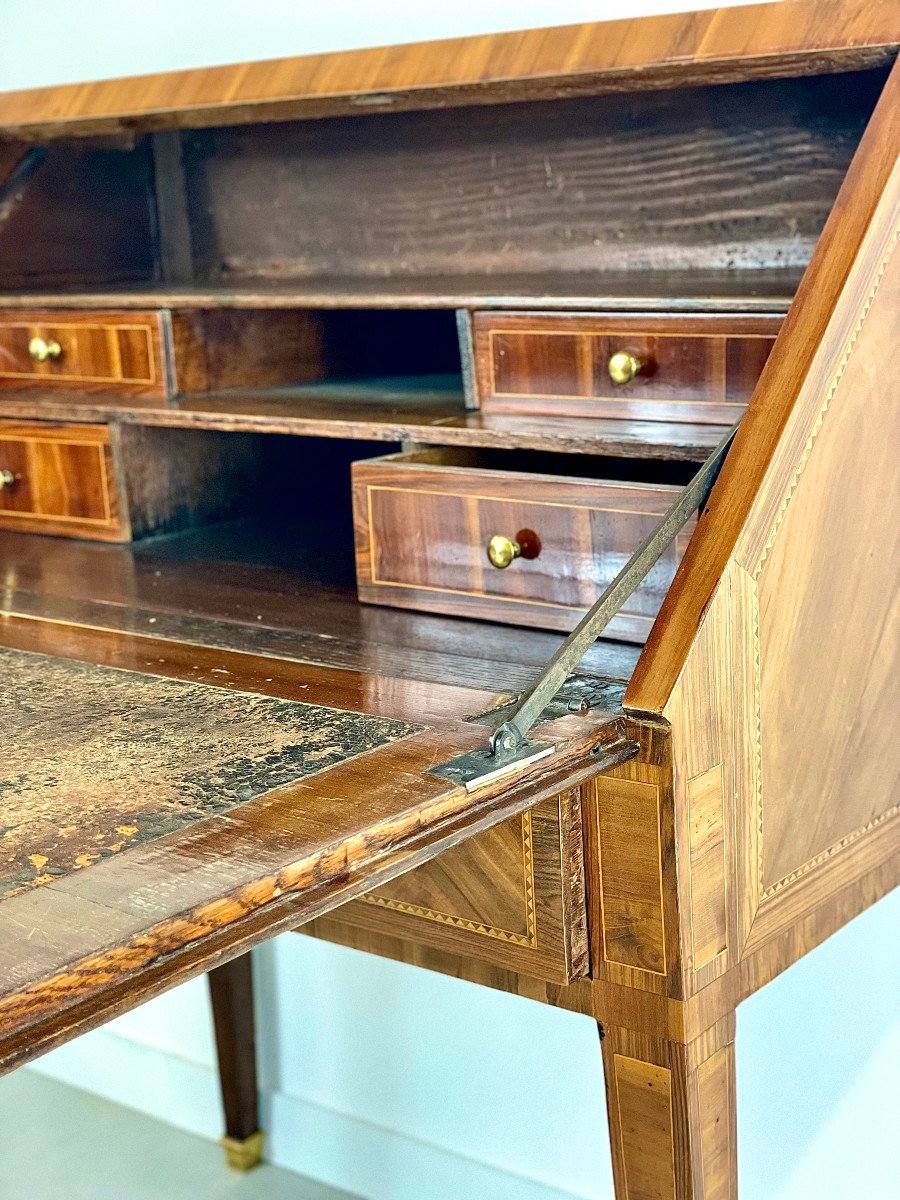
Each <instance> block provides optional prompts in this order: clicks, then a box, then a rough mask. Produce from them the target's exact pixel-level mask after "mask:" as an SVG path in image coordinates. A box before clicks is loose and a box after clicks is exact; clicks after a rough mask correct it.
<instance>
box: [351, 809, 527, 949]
mask: <svg viewBox="0 0 900 1200" xmlns="http://www.w3.org/2000/svg"><path fill="white" fill-rule="evenodd" d="M522 893H523V898H524V901H525V930H526V932H525V933H524V934H523V933H519V932H518V931H516V930H512V929H502V928H499V927H498V926H496V925H488V924H485V923H483V922H481V921H473V920H471V918H469V917H460V916H457V915H456V914H454V913H446V912H440V911H438V910H437V909H434V908H428V907H425V906H423V905H420V904H411V903H408V902H407V901H404V900H394V899H392V898H391V897H389V896H381V895H369V896H363V897H362V902H363V903H364V904H373V905H375V906H377V907H378V908H386V909H389V910H390V911H391V912H399V913H403V914H404V915H406V916H410V917H421V918H422V919H423V920H425V921H436V922H438V924H441V925H450V926H452V927H453V928H454V929H464V930H465V931H466V932H467V933H474V934H478V935H479V936H481V937H489V938H497V940H498V941H501V942H507V943H509V944H511V945H515V946H527V947H528V948H530V949H536V948H537V944H538V934H537V917H536V912H535V904H534V839H533V835H532V828H531V813H530V812H526V813H523V814H522Z"/></svg>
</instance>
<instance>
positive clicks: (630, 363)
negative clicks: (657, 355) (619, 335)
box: [607, 350, 642, 383]
mask: <svg viewBox="0 0 900 1200" xmlns="http://www.w3.org/2000/svg"><path fill="white" fill-rule="evenodd" d="M607 365H608V366H609V377H610V379H611V380H612V381H613V383H631V381H632V379H634V377H635V375H637V374H638V372H639V371H640V369H641V366H642V363H641V360H640V359H639V358H635V357H634V355H633V354H629V353H628V351H627V350H620V351H619V352H618V353H617V354H613V355H612V356H611V358H610V360H609V363H608V364H607Z"/></svg>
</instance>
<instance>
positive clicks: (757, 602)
mask: <svg viewBox="0 0 900 1200" xmlns="http://www.w3.org/2000/svg"><path fill="white" fill-rule="evenodd" d="M898 17H900V14H898V10H897V7H896V4H890V3H878V2H874V3H873V2H868V3H857V2H855V0H829V2H824V3H823V2H818V3H812V2H807V0H784V2H783V3H779V4H770V5H763V6H759V7H748V8H742V9H730V10H721V11H716V12H708V13H700V14H693V15H688V16H673V17H664V18H658V19H653V20H642V21H624V22H616V23H610V24H606V25H603V24H598V25H589V26H579V27H570V28H564V29H555V30H544V31H541V30H535V31H529V32H527V33H522V34H508V35H498V36H493V37H482V38H474V39H465V40H460V41H455V42H448V43H438V44H433V45H426V46H404V47H399V48H396V47H395V48H391V49H387V50H372V51H363V52H354V53H348V54H341V55H325V56H320V57H314V58H303V59H286V60H283V61H280V62H276V63H253V64H245V65H243V66H238V67H223V68H215V69H207V70H198V71H190V72H184V73H179V74H170V75H161V76H154V77H149V78H145V79H133V80H116V81H109V82H104V83H95V84H86V85H83V86H72V87H61V88H55V89H43V90H37V91H31V92H22V93H11V94H5V95H0V139H2V140H0V180H2V181H3V182H2V184H0V570H2V582H3V605H2V613H3V615H2V619H0V668H2V673H3V674H2V679H3V687H2V691H0V707H2V711H3V717H2V724H0V729H2V740H3V758H2V764H0V1064H2V1066H3V1067H4V1068H6V1069H9V1068H12V1067H14V1066H16V1065H18V1064H20V1063H23V1062H26V1061H28V1060H29V1059H31V1058H33V1057H34V1056H36V1055H38V1054H40V1053H42V1052H43V1051H45V1050H47V1049H50V1048H51V1047H52V1046H55V1045H57V1044H59V1043H61V1042H63V1041H64V1040H66V1039H69V1038H72V1037H74V1036H76V1035H77V1034H79V1033H81V1032H83V1031H85V1030H87V1029H90V1028H92V1027H94V1026H96V1025H98V1024H99V1023H101V1022H102V1021H104V1020H106V1019H108V1018H110V1017H111V1016H113V1015H115V1014H116V1013H119V1012H122V1011H123V1010H125V1009H127V1008H129V1007H132V1006H134V1005H136V1004H138V1003H140V1002H141V1001H142V1000H144V999H146V998H148V997H150V996H152V995H154V994H156V993H158V992H160V991H162V990H164V989H166V988H168V987H171V986H173V985H174V984H175V983H177V982H179V981H180V980H183V979H186V978H188V977H189V976H191V975H194V974H197V973H200V972H204V971H209V972H211V973H210V980H211V983H212V991H213V999H214V1010H215V1017H216V1028H217V1039H218V1045H219V1052H220V1065H221V1069H222V1080H223V1090H224V1096H225V1105H226V1116H227V1124H228V1135H229V1142H228V1146H229V1149H230V1150H231V1152H232V1154H233V1155H234V1156H235V1158H236V1159H237V1160H240V1159H241V1158H242V1157H243V1160H244V1162H245V1163H249V1162H251V1161H252V1160H253V1159H254V1157H256V1156H258V1152H259V1134H258V1131H257V1128H256V1125H257V1118H256V1099H255V1082H254V1068H253V1030H252V1004H251V995H250V988H249V981H250V977H249V969H250V968H249V963H250V959H249V955H247V954H246V952H247V951H248V950H249V949H250V948H251V947H252V946H253V945H254V944H256V943H258V942H259V941H261V940H262V939H264V938H267V937H270V936H272V935H273V934H275V933H277V932H280V931H282V930H286V929H292V928H296V927H298V926H300V925H302V926H303V930H304V932H307V933H313V934H314V935H316V936H319V937H324V938H330V939H334V940H338V941H341V942H344V943H347V944H349V945H353V946H357V947H360V948H362V949H365V950H368V951H371V952H373V953H378V954H386V955H391V956H393V957H396V958H400V959H403V960H405V961H407V962H411V963H417V964H420V965H422V966H424V967H428V968H431V969H435V970H439V971H444V972H448V973H451V974H456V975H460V976H464V977H466V978H468V979H472V980H476V981H478V982H481V983H483V984H486V985H489V986H493V987H499V988H503V989H507V990H510V991H515V992H518V993H520V994H522V995H526V996H530V997H532V998H534V999H535V1000H541V1001H544V1002H547V1003H552V1004H557V1005H562V1006H564V1007H567V1008H570V1009H575V1010H577V1011H580V1012H583V1013H586V1014H589V1015H590V1016H591V1017H593V1018H594V1019H596V1020H597V1022H598V1023H599V1025H600V1026H601V1029H602V1032H603V1034H604V1039H603V1054H604V1064H605V1070H606V1086H607V1092H608V1111H609V1118H610V1137H611V1142H612V1151H613V1162H614V1170H615V1177H616V1190H617V1195H618V1197H619V1200H647V1198H653V1200H656V1198H660V1200H662V1198H665V1200H676V1198H677V1200H687V1198H688V1197H692V1198H694V1200H699V1198H700V1197H703V1198H704V1200H726V1198H728V1200H733V1197H734V1196H735V1195H736V1190H737V1180H736V1154H735V1108H734V1093H735V1080H734V1052H733V1051H734V1047H733V1041H734V1027H735V1026H734V1014H735V1009H736V1006H737V1005H738V1004H739V1003H740V1001H741V1000H742V999H743V998H744V997H745V996H747V995H748V994H749V993H751V992H752V991H754V990H755V989H757V988H759V987H761V986H763V985H765V984H766V983H767V982H768V981H769V980H770V979H772V978H773V977H774V976H775V975H776V974H778V972H780V971H782V970H783V969H785V968H786V967H787V966H789V965H790V964H791V963H792V962H794V961H795V960H796V959H797V958H798V957H799V956H800V955H802V954H804V953H805V952H806V951H807V950H809V949H811V948H812V947H814V946H815V945H816V944H817V943H819V942H820V941H822V940H823V939H824V938H826V937H827V936H828V935H829V934H830V933H832V932H833V931H834V930H836V929H838V928H839V927H840V926H841V925H843V924H844V923H846V922H847V921H849V920H850V919H851V918H852V917H853V916H854V915H855V914H857V913H858V912H860V911H861V910H862V909H863V908H865V907H866V906H867V905H869V904H871V903H872V902H874V901H875V900H876V899H877V898H878V897H879V896H881V895H882V894H884V893H885V892H886V891H887V890H888V889H889V888H890V887H891V886H892V885H893V884H894V883H896V881H897V875H898V854H897V850H898V808H897V799H896V780H897V757H898V756H897V749H896V746H897V739H896V733H895V730H894V728H893V727H892V722H891V720H890V717H889V713H890V711H891V705H890V701H891V698H892V697H891V691H892V688H891V683H892V681H893V680H894V678H895V674H896V666H897V625H896V621H895V620H893V619H892V618H894V617H895V612H896V594H897V589H896V584H897V563H898V553H897V549H898V547H897V525H896V517H895V505H896V499H897V492H896V472H895V458H896V445H897V435H898V428H897V425H898V414H900V403H898V400H900V397H898V387H897V382H896V373H895V372H894V371H893V369H892V355H893V353H895V352H896V348H897V335H898V311H900V258H898V257H897V256H896V255H895V254H894V251H895V248H896V245H897V240H898V213H900V170H898V166H897V151H898V145H900V107H898V93H900V75H898V70H897V68H896V67H894V66H893V60H894V58H895V55H896V50H897V44H898V41H900V28H898V25H900V20H898ZM748 403H749V407H747V406H748ZM745 408H746V415H744V416H743V419H742V421H741V426H740V430H739V433H738V436H737V439H736V441H735V443H734V445H733V447H732V449H731V452H730V454H729V456H728V459H727V461H726V463H725V467H724V469H723V472H722V474H721V475H720V477H719V480H718V482H717V484H716V487H715V490H714V491H713V493H712V496H711V498H710V499H709V502H708V504H707V505H706V507H705V509H704V511H703V512H702V513H701V515H700V517H699V520H698V521H697V522H696V527H695V528H694V527H688V528H686V529H685V531H684V535H683V537H682V538H681V539H680V540H679V541H678V542H677V543H676V544H675V545H674V546H673V547H672V549H671V550H670V551H669V552H667V554H666V555H665V556H664V557H663V558H662V559H661V560H660V562H659V563H658V565H657V566H656V567H655V568H654V569H653V571H652V572H651V574H650V575H649V576H648V578H647V580H646V582H645V584H644V585H643V586H642V588H641V589H639V591H638V592H637V593H636V594H635V595H634V597H633V598H632V599H631V600H630V601H629V602H628V603H627V604H626V605H625V606H624V607H623V609H622V611H621V613H620V614H619V616H618V617H617V618H616V621H615V622H614V624H613V625H612V626H610V628H609V631H608V637H607V638H606V639H605V640H602V641H598V642H597V643H596V644H595V645H594V646H593V647H592V648H591V649H590V650H589V652H588V654H587V655H586V656H585V658H584V659H583V661H582V662H581V664H580V665H579V667H578V672H577V675H576V676H575V678H574V680H573V681H572V682H571V683H570V684H569V685H568V686H567V690H566V691H565V693H564V694H563V695H562V698H561V700H559V701H558V702H557V703H556V704H555V706H554V707H553V708H552V709H551V710H547V711H545V712H544V715H543V718H542V722H543V723H542V724H541V726H540V729H539V731H538V733H539V736H540V737H541V738H542V739H544V740H546V741H547V742H548V743H549V745H550V750H549V753H547V754H546V755H545V756H544V757H543V758H541V759H539V760H533V761H530V762H529V763H527V764H526V765H524V766H519V767H518V768H515V769H510V770H507V771H506V772H505V773H501V774H500V775H499V776H497V777H495V778H492V779H491V780H490V781H489V782H487V783H483V784H482V785H481V786H476V787H474V788H471V789H467V788H466V787H464V786H462V785H460V784H459V783H456V782H452V781H450V780H448V779H447V778H446V777H441V776H439V775H435V774H434V773H433V770H434V768H435V767H438V766H439V765H440V764H441V763H443V762H445V761H446V760H448V759H450V758H452V757H453V756H454V755H457V754H460V753H464V752H468V751H471V750H474V749H477V748H479V747H484V746H485V744H486V741H487V738H488V736H489V734H490V728H491V726H490V722H491V721H492V720H493V722H494V723H496V722H497V721H499V720H501V719H502V714H503V712H504V711H508V709H505V708H504V706H508V705H509V704H510V703H512V702H513V700H514V698H515V696H516V695H517V694H518V693H520V692H521V691H522V690H523V689H524V688H526V687H527V686H528V685H529V684H531V683H532V682H533V681H534V679H535V678H536V677H537V676H538V675H539V674H540V672H541V670H542V667H543V665H544V663H545V662H546V661H547V659H548V658H549V657H550V656H551V654H552V653H553V652H554V650H555V649H556V647H557V646H558V645H559V643H560V641H561V639H562V636H563V633H564V632H565V631H566V630H568V629H570V628H571V627H572V626H573V625H574V623H575V622H576V620H577V619H578V618H579V616H580V615H581V613H582V612H583V611H584V610H585V609H587V608H588V607H589V606H590V604H591V603H592V601H593V600H594V598H595V596H596V595H597V594H598V592H599V591H601V590H602V588H603V586H604V585H605V584H606V583H608V582H609V580H610V579H611V578H612V576H613V575H614V574H615V573H616V571H617V570H618V568H619V567H620V566H621V563H622V561H623V560H624V559H625V558H626V557H627V556H628V554H629V553H630V552H631V550H632V549H633V548H634V546H635V545H636V544H637V543H638V542H639V541H640V540H641V538H642V537H644V536H645V534H646V533H647V532H648V530H650V529H652V527H653V525H654V523H655V522H656V521H657V520H658V519H659V516H660V514H661V513H662V512H663V511H664V510H665V508H666V506H667V504H668V503H669V502H670V501H671V499H672V497H673V496H674V495H676V494H677V489H678V487H679V486H680V485H682V484H684V483H685V482H686V481H687V480H688V479H689V478H690V476H691V475H692V473H693V471H694V470H695V468H696V465H697V464H698V463H699V462H700V461H701V460H702V459H703V458H704V457H705V456H706V454H707V453H708V451H709V450H710V448H711V447H713V446H714V445H715V444H716V443H717V441H718V440H719V438H720V437H721V434H722V430H723V427H725V426H728V425H730V424H732V423H733V422H734V421H735V420H737V419H738V418H739V417H740V416H741V414H742V413H743V412H744V410H745ZM498 711H499V713H500V715H499V716H498V715H497V714H498ZM483 714H489V715H488V717H487V718H486V719H487V721H488V724H485V723H483V721H479V720H475V721H472V720H470V719H469V718H472V717H478V716H480V715H483Z"/></svg>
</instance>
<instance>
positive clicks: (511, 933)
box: [300, 790, 588, 983]
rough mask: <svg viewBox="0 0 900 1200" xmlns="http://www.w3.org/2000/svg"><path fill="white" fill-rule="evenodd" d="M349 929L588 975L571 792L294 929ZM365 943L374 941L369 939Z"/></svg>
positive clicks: (546, 972) (545, 970)
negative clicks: (327, 914) (324, 916)
mask: <svg viewBox="0 0 900 1200" xmlns="http://www.w3.org/2000/svg"><path fill="white" fill-rule="evenodd" d="M348 929H353V930H363V931H369V932H370V933H372V934H376V935H387V936H388V937H390V938H391V939H395V938H397V939H401V940H402V941H404V942H405V943H407V944H409V943H412V944H413V945H416V946H430V947H432V948H433V949H435V950H443V951H445V952H447V953H450V954H455V955H459V956H462V957H463V958H475V959H479V960H481V961H484V962H488V963H491V964H493V965H495V966H497V967H500V968H503V969H505V970H508V971H515V972H517V973H520V974H523V975H528V976H531V977H532V978H535V979H542V980H546V981H548V982H550V983H568V982H570V981H571V980H572V979H576V978H578V977H579V976H582V975H585V974H587V970H588V944H587V932H586V916H585V895H584V851H583V841H582V828H581V802H580V797H579V793H578V791H577V790H574V791H572V792H569V793H566V794H565V795H563V796H559V797H556V798H554V799H551V800H545V801H544V802H543V803H541V804H539V805H537V806H536V807H535V808H534V809H533V810H532V811H531V812H527V813H523V814H522V816H520V817H513V818H511V819H510V820H508V821H504V822H503V823H502V824H501V825H497V826H495V827H494V828H493V829H489V830H486V831H485V832H484V833H480V834H478V835H477V836H475V837H473V838H471V839H470V840H469V841H466V842H463V843H462V844H460V845H459V846H455V847H454V848H453V849H452V850H447V851H446V852H445V853H444V854H442V855H441V856H440V857H439V858H436V859H435V860H434V861H433V862H430V863H426V864H425V865H424V866H422V867H417V868H416V869H415V870H414V871H410V872H409V873H408V874H406V875H402V876H400V878H399V879H395V880H394V881H393V882H392V883H389V884H386V885H385V886H384V887H380V888H376V889H375V891H373V892H370V893H369V894H368V895H367V896H365V897H364V898H363V899H362V900H354V901H352V902H351V903H350V904H346V905H344V906H343V907H342V908H339V909H337V910H336V911H335V912H334V913H332V914H331V915H330V916H329V917H326V918H321V919H320V920H318V921H315V922H313V923H312V927H310V926H309V925H305V926H303V928H302V929H301V931H300V932H301V933H306V932H310V933H314V934H316V935H317V936H320V937H325V938H329V939H331V940H334V941H349V942H351V943H352V942H353V937H352V936H348V935H347V934H346V933H344V932H343V931H344V930H348ZM367 948H369V949H371V950H374V951H376V952H377V951H378V950H379V949H380V947H379V944H378V942H377V940H376V941H375V942H374V943H372V944H369V945H368V946H367Z"/></svg>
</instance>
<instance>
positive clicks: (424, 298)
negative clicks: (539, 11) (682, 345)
mask: <svg viewBox="0 0 900 1200" xmlns="http://www.w3.org/2000/svg"><path fill="white" fill-rule="evenodd" d="M801 274H802V271H800V270H798V269H796V268H793V267H790V268H759V269H754V270H746V269H745V270H724V269H719V270H708V271H707V270H690V269H685V270H680V271H654V270H637V271H628V272H617V271H601V272H596V271H577V272H569V273H566V272H553V273H552V274H549V273H548V274H540V275H535V274H515V275H499V274H496V275H495V274H492V275H482V276H471V275H443V276H440V277H435V278H430V277H427V276H402V277H397V276H394V277H391V278H385V277H352V278H304V279H291V280H278V281H269V280H265V279H248V280H240V279H234V280H231V281H228V282H222V283H210V284H203V283H199V284H195V285H190V286H187V285H185V286H180V285H174V284H141V283H137V284H132V285H123V286H117V287H115V288H102V287H98V288H93V289H90V290H88V289H79V288H77V287H76V288H74V289H66V290H65V291H62V292H56V291H53V290H49V289H48V290H43V291H39V292H36V291H27V292H26V291H7V292H3V293H2V294H0V308H42V307H49V308H97V309H103V308H120V309H121V308H129V309H136V308H161V307H162V308H521V309H531V310H540V309H542V308H546V307H548V306H550V307H553V308H555V309H568V310H579V309H590V310H604V311H610V312H653V311H660V310H661V311H666V312H731V313H775V314H778V313H783V312H786V311H787V309H788V307H789V305H790V302H791V300H792V298H793V295H794V292H795V291H796V289H797V284H798V283H799V281H800V276H801Z"/></svg>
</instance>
